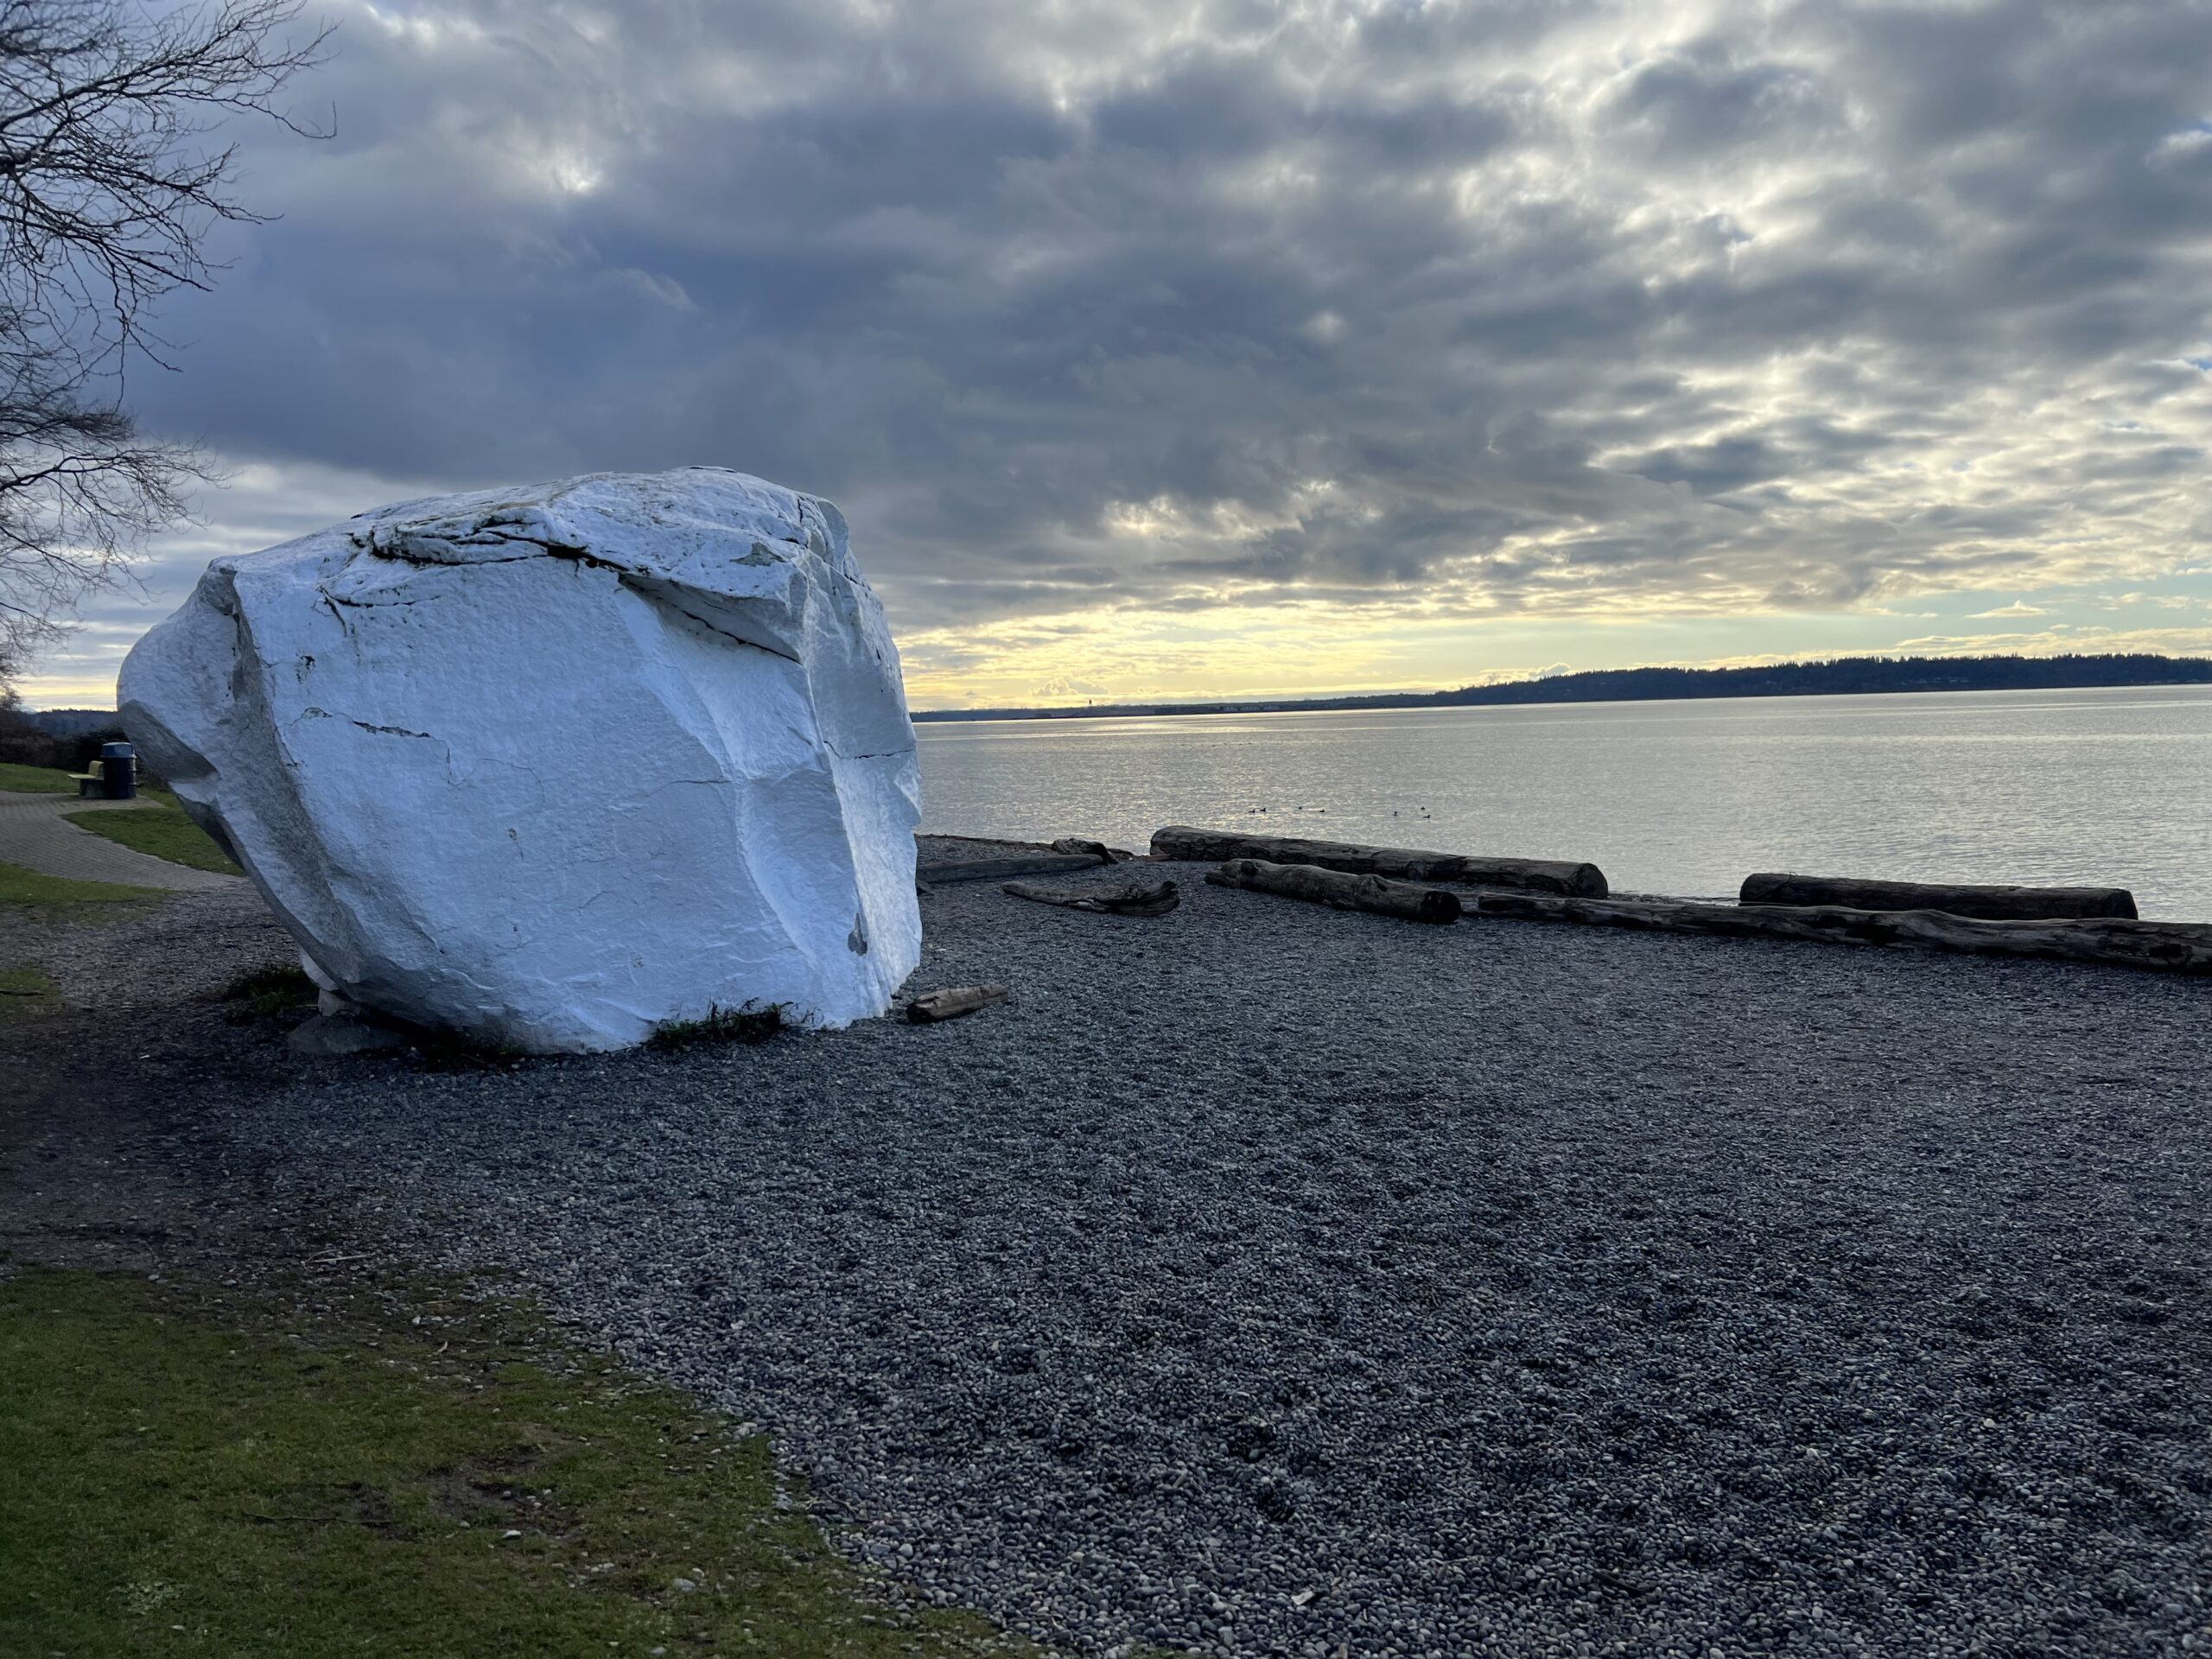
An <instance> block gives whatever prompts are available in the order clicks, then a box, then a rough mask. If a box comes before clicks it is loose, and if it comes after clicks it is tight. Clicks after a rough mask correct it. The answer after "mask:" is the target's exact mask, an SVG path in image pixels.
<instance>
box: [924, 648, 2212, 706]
mask: <svg viewBox="0 0 2212 1659" xmlns="http://www.w3.org/2000/svg"><path fill="white" fill-rule="evenodd" d="M2205 684H2212V658H2206V657H2164V656H2160V655H2158V654H2157V653H2156V652H2106V653H2103V654H2099V655H2087V654H2076V653H2069V654H2067V655H2064V656H2058V657H2014V656H1992V657H1834V658H1826V659H1824V660H1821V661H1818V662H1802V663H1766V664H1757V665H1754V666H1751V667H1743V668H1595V669H1585V670H1583V671H1580V672H1577V673H1572V674H1553V675H1548V676H1546V677H1543V678H1541V679H1534V680H1506V681H1503V682H1499V683H1493V684H1486V685H1464V686H1461V687H1459V689H1458V690H1446V691H1386V692H1380V693H1376V694H1374V695H1371V696H1347V697H1279V698H1268V699H1264V700H1252V699H1247V698H1236V699H1226V698H1225V699H1223V700H1222V701H1220V702H1179V703H1166V702H1162V703H1093V704H1090V705H1087V706H1085V707H1083V708H1078V709H1071V708H1050V709H1048V708H1031V709H935V710H925V711H923V712H921V713H919V714H917V715H915V716H914V718H915V719H916V720H922V721H939V720H1020V719H1033V720H1067V719H1071V718H1082V717H1084V716H1090V717H1098V716H1111V715H1206V714H1269V713H1276V712H1281V711H1287V710H1292V709H1314V710H1328V709H1448V708H1462V707H1471V706H1494V705H1505V704H1521V703H1541V702H1665V701H1669V700H1671V699H1677V698H1703V697H1812V696H1864V695H1866V694H1869V693H1874V692H1891V691H1897V692H1905V691H2055V690H2082V689H2088V688H2092V687H2096V686H2116V685H2205Z"/></svg>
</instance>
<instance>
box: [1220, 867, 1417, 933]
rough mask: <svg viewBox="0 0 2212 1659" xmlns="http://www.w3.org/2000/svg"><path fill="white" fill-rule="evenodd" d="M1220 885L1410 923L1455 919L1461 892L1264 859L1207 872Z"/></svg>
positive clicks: (1376, 876) (1381, 877) (1383, 877)
mask: <svg viewBox="0 0 2212 1659" xmlns="http://www.w3.org/2000/svg"><path fill="white" fill-rule="evenodd" d="M1206 880H1207V882H1208V883H1209V884H1210V885H1211V886H1213V887H1244V888H1248V889H1249V890H1250V891H1252V892H1254V893H1280V894H1281V895H1282V897H1284V898H1286V899H1305V900H1306V901H1307V902H1308V903H1309V904H1316V905H1331V906H1334V907H1335V908H1337V909H1338V910H1365V911H1372V912H1374V913H1375V914H1376V915H1377V916H1395V917H1398V918H1401V919H1402V920H1405V921H1408V922H1435V923H1446V922H1456V921H1458V920H1459V911H1460V905H1459V894H1458V893H1446V892H1445V891H1444V889H1443V888H1441V887H1415V886H1414V885H1413V884H1412V883H1410V882H1406V881H1393V880H1389V878H1387V877H1385V876H1380V875H1353V874H1349V873H1348V872H1346V871H1344V870H1331V869H1325V868H1322V867H1321V866H1320V865H1319V864H1271V863H1269V862H1268V861H1266V860H1264V859H1258V858H1232V859H1230V861H1228V862H1226V863H1225V864H1224V865H1223V866H1222V867H1221V868H1219V869H1217V870H1209V871H1207V872H1206Z"/></svg>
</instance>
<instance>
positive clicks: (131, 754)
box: [99, 743, 138, 801]
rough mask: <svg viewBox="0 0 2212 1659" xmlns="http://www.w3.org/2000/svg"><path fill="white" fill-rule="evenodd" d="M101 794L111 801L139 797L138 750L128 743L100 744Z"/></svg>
mask: <svg viewBox="0 0 2212 1659" xmlns="http://www.w3.org/2000/svg"><path fill="white" fill-rule="evenodd" d="M99 771H100V794H101V796H102V798H105V799H107V800H111V801H130V800H136V799H137V798H138V752H137V750H136V749H134V748H132V747H130V745H129V744H128V743H103V744H101V745H100V767H99Z"/></svg>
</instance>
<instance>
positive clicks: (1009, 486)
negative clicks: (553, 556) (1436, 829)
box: [134, 0, 2212, 628]
mask: <svg viewBox="0 0 2212 1659" xmlns="http://www.w3.org/2000/svg"><path fill="white" fill-rule="evenodd" d="M333 15H334V16H339V17H340V19H341V20H342V21H343V23H344V28H343V29H342V31H341V35H340V44H341V46H342V48H343V53H342V55H341V56H340V59H339V60H338V61H337V62H336V63H334V65H333V66H332V67H330V68H329V69H328V70H327V71H326V72H324V73H322V74H321V76H320V77H319V78H318V79H316V80H315V81H314V82H312V83H308V84H305V85H303V86H302V87H301V89H300V92H301V98H302V104H303V105H306V106H308V107H309V108H313V107H315V106H317V105H319V104H320V103H321V102H322V101H325V100H328V101H334V104H335V106H336V110H337V115H338V130H339V137H337V139H336V140H334V142H332V143H328V144H324V145H308V144H302V143H296V142H291V141H276V140H272V139H271V138H270V137H268V136H267V135H246V137H247V138H248V143H249V148H248V150H247V161H248V162H249V178H248V181H247V189H248V194H249V196H250V197H251V199H253V200H256V201H257V202H261V203H264V204H265V205H266V206H267V207H270V208H271V209H273V210H276V211H278V212H280V213H283V219H281V220H279V221H278V222H277V223H275V224H273V225H270V226H264V227H262V228H260V229H259V230H257V231H254V232H251V233H250V234H245V235H242V236H241V237H240V238H238V239H237V241H236V242H235V243H234V245H233V246H234V249H235V252H236V254H237V256H238V257H237V263H236V264H235V267H234V268H233V269H232V270H231V271H229V272H228V273H227V275H226V278H225V280H224V281H223V283H221V284H220V285H219V287H218V289H216V290H215V291H214V292H213V294H211V295H209V296H205V297H203V298H199V299H195V300H194V301H193V302H191V303H189V304H188V305H185V306H181V307H180V308H179V310H178V312H177V314H176V315H175V317H173V318H172V319H171V330H172V332H173V333H174V334H177V335H179V336H180V337H182V338H184V339H186V340H191V341H195V342H196V344H194V346H192V347H191V349H190V350H189V351H188V353H187V354H186V356H185V358H184V362H185V365H186V366H185V369H184V371H183V372H181V373H178V374H175V375H154V376H142V377H141V378H140V379H139V381H138V383H137V385H136V386H135V387H134V392H135V395H136V396H137V401H138V403H139V405H140V407H141V409H142V410H143V413H144V414H145V416H147V418H148V419H149V422H150V423H154V424H156V425H157V426H160V427H162V428H164V429H170V430H175V431H179V432H183V433H188V434H193V435H199V436H200V437H201V438H202V439H204V441H206V442H207V443H208V444H209V445H210V446H212V447H213V448H215V449H217V450H219V452H221V453H223V454H228V455H232V456H236V457H239V458H242V459H245V460H248V461H261V462H266V463H269V464H271V465H275V466H278V467H287V468H300V469H307V468H312V467H344V468H349V469H353V470H354V471H355V472H356V473H366V474H375V475H378V476H379V477H382V478H385V479H389V480H395V481H396V480H407V482H408V485H409V486H410V487H424V486H432V487H435V486H461V485H466V484H479V483H486V482H492V481H496V480H503V479H524V478H530V477H538V476H547V475H551V474H559V473H563V472H569V471H574V470H579V469H583V468H589V467H660V466H672V465H677V464H681V463H685V462H691V461H721V462H726V463H728V464H732V465H735V466H739V467H746V468H748V469H750V470H753V471H757V472H760V473H762V474H766V475H769V476H772V477H775V478H778V479H779V480H785V481H787V482H790V483H792V484H794V485H798V486H804V487H807V488H811V489H817V490H820V491H822V492H823V493H828V494H829V495H830V496H832V497H833V498H835V499H838V500H839V501H840V502H841V503H842V505H844V506H845V508H846V510H847V512H848V514H849V517H850V518H852V520H853V522H854V524H855V531H856V535H857V536H858V537H860V539H861V545H862V550H863V554H864V556H865V557H866V559H867V561H868V565H869V568H870V569H871V571H872V572H874V574H876V575H878V576H879V578H880V584H881V586H882V587H883V588H884V590H885V592H886V594H887V599H888V600H889V601H891V603H892V606H893V615H894V620H897V621H898V622H899V624H900V625H901V626H905V627H907V628H918V627H928V626H944V625H954V624H958V623H962V622H966V621H973V620H981V619H986V618H988V617H991V616H994V615H998V614H1007V613H1031V614H1046V613H1058V612H1063V611H1068V610H1073V609H1080V608H1084V607H1098V606H1112V605H1123V604H1128V603H1131V602H1135V601H1139V600H1142V601H1147V602H1154V603H1160V604H1171V603H1172V604H1183V603H1185V602H1188V603H1194V604H1195V603H1203V602H1205V595H1206V594H1209V593H1211V592H1213V591H1215V590H1216V589H1217V588H1219V587H1220V585H1221V584H1224V583H1232V584H1237V585H1238V590H1239V592H1240V594H1241V595H1242V596H1243V599H1244V600H1245V601H1247V602H1256V601H1258V600H1259V599H1261V598H1263V597H1265V596H1266V595H1267V594H1268V592H1270V591H1273V590H1275V589H1282V590H1285V591H1289V590H1291V589H1292V588H1295V589H1296V591H1299V592H1305V593H1322V592H1326V593H1331V594H1341V595H1344V597H1345V598H1346V601H1347V602H1352V601H1358V600H1362V599H1372V600H1382V601H1388V600H1389V599H1391V598H1392V597H1394V596H1397V597H1403V596H1405V595H1408V594H1448V595H1449V596H1450V597H1452V599H1453V600H1455V601H1464V602H1465V603H1467V604H1470V605H1476V606H1484V605H1488V606H1502V607H1520V606H1539V607H1541V606H1543V605H1548V604H1566V603H1569V602H1596V601H1608V602H1613V603H1626V604H1630V605H1633V604H1638V603H1648V604H1650V605H1653V606H1661V605H1687V604H1694V603H1695V602H1698V601H1699V596H1700V595H1701V594H1710V593H1713V592H1715V591H1716V590H1718V591H1721V592H1725V593H1727V594H1737V595H1743V594H1752V595H1763V596H1765V597H1767V598H1768V599H1770V600H1771V601H1774V602H1781V603H1802V604H1833V603H1844V602H1854V601H1859V600H1862V599H1865V598H1866V597H1868V596H1870V595H1877V594H1892V593H1897V592H1903V591H1908V590H1910V589H1911V588H1914V587H1915V586H1916V585H1923V586H1924V585H1936V586H1941V585H1945V584H1951V583H1956V582H1962V581H1967V580H1981V579H1983V578H1984V577H1985V576H1987V577H1989V579H1992V580H1994V579H1997V575H1993V573H1998V574H2001V575H2002V577H2003V579H2004V580H2005V581H2006V582H2008V583H2009V584H2010V585H2011V586H2012V588H2022V587H2024V586H2026V585H2028V584H2027V581H2026V580H2025V578H2026V577H2028V576H2030V575H2033V574H2034V573H2036V572H2038V571H2044V572H2056V571H2064V572H2067V573H2069V574H2070V575H2073V576H2077V577H2079V578H2080V579H2082V580H2091V579H2102V578H2097V577H2093V576H2092V575H2087V574H2084V572H2085V571H2087V570H2088V569H2090V568H2092V567H2094V568H2095V569H2110V570H2111V571H2113V572H2114V573H2117V572H2120V571H2121V570H2123V569H2134V570H2139V569H2142V568H2145V567H2146V566H2148V565H2151V564H2154V563H2156V561H2157V560H2158V559H2159V558H2165V559H2169V560H2178V559H2180V558H2182V557H2183V556H2195V557H2197V558H2200V559H2201V558H2202V556H2203V553H2204V550H2205V546H2206V541H2207V538H2208V536H2212V526H2208V522H2207V519H2206V518H2205V515H2204V513H2203V512H2202V510H2201V509H2198V508H2196V506H2194V505H2192V503H2193V502H2194V501H2195V500H2196V499H2203V498H2204V497H2205V496H2207V495H2208V494H2212V492H2209V491H2208V490H2207V488H2206V486H2207V484H2208V481H2212V480H2208V479H2207V477H2206V472H2207V463H2206V461H2205V452H2206V448H2207V445H2208V443H2212V423H2209V422H2208V418H2207V416H2206V412H2205V403H2204V387H2205V385H2206V381H2205V377H2204V376H2203V375H2202V374H2201V373H2198V372H2196V371H2193V370H2190V369H2189V368H2187V367H2186V366H2185V365H2183V358H2184V357H2186V356H2187V355H2189V354H2190V353H2196V355H2199V356H2202V355H2203V354H2204V353H2205V351H2206V350H2207V341H2208V340H2212V310H2208V304H2207V296H2208V295H2209V294H2212V286H2208V281H2207V278H2208V277H2212V271H2208V270H2207V269H2206V264H2207V261H2206V257H2205V255H2204V252H2203V250H2202V242H2201V234H2202V224H2203V222H2204V219H2203V214H2204V213H2205V212H2206V211H2207V206H2208V200H2209V198H2208V191H2212V168H2208V166H2207V165H2206V163H2205V162H2204V160H2203V157H2204V156H2206V155H2207V154H2212V140H2209V141H2208V143H2206V144H2204V145H2197V144H2195V143H2194V142H2193V141H2192V140H2190V138H2189V137H2188V135H2190V134H2192V133H2196V132H2201V131H2202V130H2203V123H2204V122H2205V120H2206V118H2207V117H2208V114H2212V12H2208V10H2207V9H2206V8H2205V7H2203V6H2201V5H2198V4H2196V3H2166V4H2149V3H2124V0H2119V3H2116V0H2082V3H2079V4H2060V3H2051V0H2037V3H2029V0H1995V3H1984V4H1974V5H1956V6H1945V7H1942V8H1933V7H1926V6H1918V5H1915V6H1903V5H1899V6H1868V5H1858V4H1850V3H1842V0H1821V3H1817V4H1815V3H1811V0H1806V3H1802V4H1795V5H1784V6H1781V7H1772V6H1768V5H1764V4H1757V5H1755V4H1751V3H1744V4H1741V5H1734V6H1730V5H1722V6H1720V7H1719V8H1718V9H1717V10H1716V9H1712V8H1707V7H1702V6H1700V7H1698V8H1695V9H1692V8H1689V7H1687V6H1684V7H1682V8H1681V9H1680V10H1679V13H1677V11H1676V10H1675V9H1673V8H1670V7H1669V6H1666V5H1646V4H1634V3H1629V0H1619V3H1604V4H1601V3H1597V0H1586V3H1576V4H1572V5H1568V4H1554V3H1537V0H1516V3H1489V4H1483V3H1461V4H1453V3H1448V0H1435V3H1429V4H1425V5H1413V4H1385V5H1375V6H1367V5H1359V6H1353V5H1348V4H1346V5H1338V4H1336V3H1331V0H1307V3H1303V4H1299V5H1294V6H1278V5H1274V4H1266V5H1262V4H1256V3H1255V4H1201V5H1198V6H1197V7H1195V8H1192V7H1188V6H1184V5H1174V6H1166V5H1160V6H1153V5H1145V4H1135V3H1130V4H1123V5H1115V6H1109V5H1097V6H1090V7H1080V8H1055V9H1051V10H1041V9H1038V8H1034V7H1032V6H1029V5H1027V4H1021V3H1015V0H974V3H968V4H959V3H952V0H929V3H918V4H915V5H912V6H900V7H889V8H879V9H874V10H868V11H865V12H864V11H861V10H845V9H842V8H838V7H832V6H824V5H821V4H817V3H814V0H756V3H750V4H747V6H745V7H742V8H728V9H718V8H700V7H695V6H690V5H684V4H678V3H674V0H669V3H650V0H634V3H626V4H623V5H620V6H616V5H613V4H606V5H600V6H592V5H588V4H582V3H576V4H569V5H563V6H559V7H545V6H539V5H526V4H523V3H520V0H509V3H497V0H419V3H416V4H414V5H412V6H410V7H406V8H404V9H401V10H395V9H391V8H387V9H386V10H385V11H384V12H383V13H381V14H372V13H371V12H370V11H369V10H367V9H366V8H365V7H358V6H339V7H335V8H334V11H333ZM2117 419H2133V420H2137V421H2139V422H2142V423H2145V427H2146V433H2145V436H2144V437H2143V438H2142V439H2140V440H2137V441H2131V442H2128V443H2126V444H2125V445H2122V444H2120V443H2118V442H2115V441H2114V440H2113V439H2112V438H2111V436H2110V435H2109V431H2108V429H2107V428H2106V427H2104V426H2103V425H2102V424H2101V423H2105V422H2109V421H2113V420H2117ZM356 505H365V503H358V504H356ZM2061 518H2070V521H2071V522H2072V523H2073V524H2076V525H2078V524H2081V523H2083V522H2088V521H2108V522H2110V523H2113V524H2127V525H2133V526H2137V527H2138V531H2137V532H2136V533H2139V536H2140V537H2141V538H2142V539H2141V541H2140V543H2139V544H2136V543H2129V544H2126V545H2123V544H2121V543H2118V542H2113V543H2111V544H2110V545H2105V544H2103V543H2099V544H2098V545H2097V546H2095V547H2092V548H2088V549H2087V550H2085V549H2084V547H2083V545H2082V540H2081V538H2080V537H2078V536H2075V537H2070V538H2069V537H2061V536H2058V535H2057V534H2056V531H2055V530H2054V526H2055V525H2056V524H2058V522H2059V520H2060V519H2061ZM1136 522H1141V523H1142V524H1144V525H1146V526H1147V528H1146V529H1144V530H1142V531H1130V530H1128V528H1127V526H1128V524H1131V523H1136ZM2113 579H2115V580H2116V579H2119V578H2118V576H2117V575H2115V576H2114V578H2113ZM2127 579H2128V580H2133V579H2134V578H2133V577H2132V576H2131V577H2128V578H2127Z"/></svg>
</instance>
